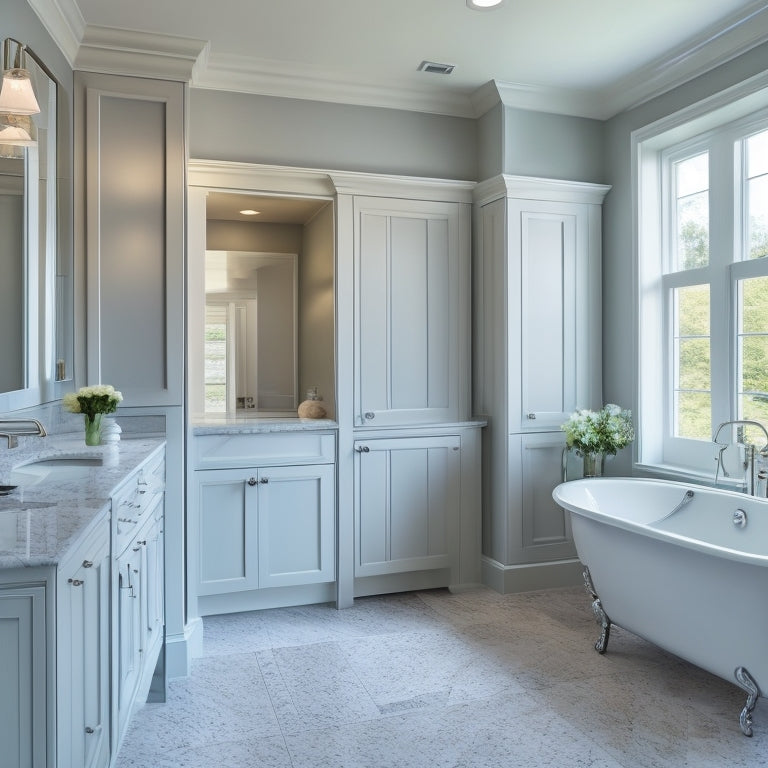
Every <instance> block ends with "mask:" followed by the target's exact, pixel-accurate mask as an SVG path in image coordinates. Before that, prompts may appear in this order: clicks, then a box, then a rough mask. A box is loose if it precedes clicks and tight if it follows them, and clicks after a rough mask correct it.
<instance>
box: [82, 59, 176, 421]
mask: <svg viewBox="0 0 768 768" xmlns="http://www.w3.org/2000/svg"><path fill="white" fill-rule="evenodd" d="M76 81H77V82H76V89H77V98H82V100H83V103H84V104H85V110H84V115H83V116H84V118H85V120H84V121H83V124H82V127H81V135H80V137H79V140H78V141H76V142H75V145H76V148H78V150H79V151H80V152H81V153H82V155H83V157H82V167H83V168H84V169H85V176H84V178H83V180H82V184H83V187H84V188H83V190H82V193H83V200H84V201H86V202H85V207H84V210H83V220H82V225H83V226H82V229H79V228H77V227H76V228H75V229H76V232H77V235H78V237H80V238H81V240H82V242H79V243H78V242H76V244H75V245H76V249H77V248H78V246H81V247H82V249H83V251H84V252H85V254H86V260H87V270H88V274H87V277H88V280H87V283H88V296H87V301H88V306H87V309H88V311H87V323H88V328H87V331H88V334H87V336H88V348H87V366H88V379H89V380H91V381H111V382H115V384H117V385H119V387H120V389H121V391H122V392H123V394H124V395H125V399H126V402H130V404H131V405H132V406H144V405H151V406H157V405H180V404H181V403H182V401H183V389H184V365H183V355H182V351H183V348H184V344H183V338H184V326H183V315H184V313H183V292H184V281H183V273H184V270H183V258H184V239H183V232H184V206H185V174H184V169H185V167H186V165H185V159H184V145H183V142H181V141H179V137H181V136H183V134H184V86H183V85H182V84H181V83H174V82H168V81H160V80H146V79H143V78H135V79H133V78H127V77H115V76H110V75H102V74H96V73H84V72H78V73H77V76H76Z"/></svg>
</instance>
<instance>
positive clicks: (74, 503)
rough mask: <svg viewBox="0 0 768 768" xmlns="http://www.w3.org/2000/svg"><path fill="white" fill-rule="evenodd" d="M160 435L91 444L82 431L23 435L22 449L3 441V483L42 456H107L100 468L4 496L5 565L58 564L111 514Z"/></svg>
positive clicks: (0, 536)
mask: <svg viewBox="0 0 768 768" xmlns="http://www.w3.org/2000/svg"><path fill="white" fill-rule="evenodd" d="M164 442H165V441H164V440H162V439H160V438H147V439H141V438H139V439H129V440H121V441H119V442H117V443H110V444H107V445H99V446H93V447H91V446H87V445H86V444H85V441H84V439H83V434H82V433H71V434H65V435H51V436H48V437H19V446H18V447H17V448H11V449H6V448H5V447H4V446H1V445H0V485H12V484H13V483H12V482H11V473H12V471H13V470H14V468H16V467H19V466H21V465H24V464H28V463H29V462H33V461H40V460H42V459H55V458H63V457H78V458H89V457H96V458H100V459H101V460H102V464H101V465H100V466H93V467H87V468H82V467H78V468H77V472H73V475H75V474H76V475H77V476H76V477H73V479H72V480H68V479H67V478H66V477H64V478H62V477H61V475H59V476H58V477H57V479H56V480H48V479H45V478H44V479H42V480H41V481H40V482H38V483H36V484H34V485H24V486H22V485H19V486H18V487H17V488H16V489H15V490H13V491H11V492H10V493H9V494H8V495H7V496H0V568H1V569H5V568H18V567H32V566H50V565H56V564H57V563H58V562H60V560H61V559H62V558H63V557H64V555H66V553H67V552H68V550H69V549H70V548H71V547H72V546H74V545H75V544H76V543H77V542H78V541H79V540H80V539H81V538H82V536H83V535H84V534H85V532H86V531H87V530H88V528H89V527H90V526H91V524H92V523H93V522H94V521H95V520H96V519H97V518H98V517H99V515H101V514H102V513H105V512H106V509H107V504H108V502H109V499H110V497H111V496H112V493H113V491H114V490H115V489H117V488H118V486H119V485H120V484H121V483H122V482H123V481H124V480H125V479H126V477H128V475H130V473H131V472H132V471H133V470H134V469H136V467H137V466H138V465H139V464H141V463H142V462H143V461H144V459H146V458H147V457H149V456H150V455H151V454H152V453H154V452H155V451H156V450H158V449H159V448H160V447H161V446H162V445H163V444H164Z"/></svg>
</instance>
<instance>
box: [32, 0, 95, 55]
mask: <svg viewBox="0 0 768 768" xmlns="http://www.w3.org/2000/svg"><path fill="white" fill-rule="evenodd" d="M28 2H29V6H30V8H32V10H33V11H34V12H35V13H36V14H37V17H38V18H39V19H40V22H41V24H42V25H43V26H44V27H45V29H46V30H47V32H48V34H49V35H50V36H51V37H52V38H53V40H54V42H55V43H56V45H58V46H59V48H60V49H61V52H62V53H63V54H64V58H66V60H67V62H68V63H69V65H70V66H73V64H74V62H75V58H76V57H77V51H78V49H79V47H80V41H81V40H82V39H83V34H84V33H85V20H84V19H83V14H82V13H80V9H79V8H78V7H77V3H76V2H75V0H28Z"/></svg>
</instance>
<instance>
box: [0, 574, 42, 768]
mask: <svg viewBox="0 0 768 768" xmlns="http://www.w3.org/2000/svg"><path fill="white" fill-rule="evenodd" d="M45 623H46V620H45V587H44V586H30V587H16V588H13V587H11V588H3V587H1V586H0V648H2V649H3V656H4V658H5V663H4V664H2V665H0V705H2V714H3V716H2V717H1V718H0V745H2V761H0V762H2V765H4V766H5V765H7V766H9V768H21V767H22V766H32V767H33V768H44V767H45V766H46V765H47V757H46V752H47V740H46V723H47V716H46V701H47V684H46V666H47V665H46V650H45V639H46V631H45Z"/></svg>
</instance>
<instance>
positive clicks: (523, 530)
mask: <svg viewBox="0 0 768 768" xmlns="http://www.w3.org/2000/svg"><path fill="white" fill-rule="evenodd" d="M564 447H565V437H564V435H562V434H559V433H556V432H552V433H541V434H529V435H513V436H512V437H511V438H510V449H509V455H510V483H511V484H512V485H515V486H517V488H518V489H519V493H516V494H513V496H512V498H513V499H519V503H520V508H519V509H516V508H515V506H516V504H515V502H514V501H513V502H512V504H511V507H512V508H511V510H510V512H511V519H512V520H516V521H517V522H518V525H519V527H517V528H516V529H515V528H514V527H513V528H512V529H511V531H510V535H511V536H512V539H513V540H512V541H511V542H510V548H513V549H515V550H517V551H518V552H519V553H520V556H519V558H518V560H517V561H518V562H523V561H526V562H545V561H547V560H560V559H565V558H571V557H575V556H576V550H575V547H574V544H573V536H572V533H571V522H570V517H569V514H568V512H566V511H565V510H564V509H562V508H561V507H559V506H558V505H557V504H555V502H554V500H553V499H552V490H553V489H554V488H555V486H556V485H558V484H559V483H560V482H562V471H563V470H562V456H563V448H564Z"/></svg>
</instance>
